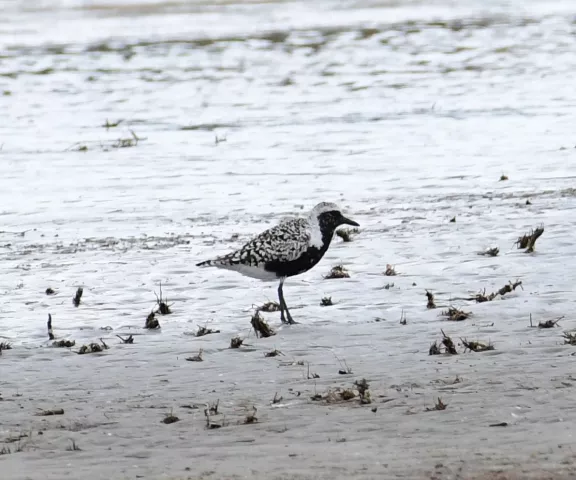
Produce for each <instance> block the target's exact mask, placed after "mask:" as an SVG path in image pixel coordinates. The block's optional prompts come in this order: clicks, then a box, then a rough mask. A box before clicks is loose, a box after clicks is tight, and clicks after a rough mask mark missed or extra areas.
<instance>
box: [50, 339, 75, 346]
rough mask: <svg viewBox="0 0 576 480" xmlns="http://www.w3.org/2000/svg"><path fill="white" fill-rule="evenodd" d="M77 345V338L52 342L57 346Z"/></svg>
mask: <svg viewBox="0 0 576 480" xmlns="http://www.w3.org/2000/svg"><path fill="white" fill-rule="evenodd" d="M74 345H76V341H75V340H56V341H55V342H52V346H53V347H55V348H71V347H73V346H74Z"/></svg>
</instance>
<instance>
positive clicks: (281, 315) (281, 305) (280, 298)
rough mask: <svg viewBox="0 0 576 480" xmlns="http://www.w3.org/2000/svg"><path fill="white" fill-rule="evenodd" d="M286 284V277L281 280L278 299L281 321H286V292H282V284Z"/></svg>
mask: <svg viewBox="0 0 576 480" xmlns="http://www.w3.org/2000/svg"><path fill="white" fill-rule="evenodd" d="M283 284H284V279H281V280H280V285H278V301H279V303H280V321H281V322H282V323H288V322H286V317H285V316H284V294H283V293H282V285H283Z"/></svg>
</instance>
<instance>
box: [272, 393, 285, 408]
mask: <svg viewBox="0 0 576 480" xmlns="http://www.w3.org/2000/svg"><path fill="white" fill-rule="evenodd" d="M282 400H283V397H281V396H280V397H279V396H278V392H276V393H275V394H274V398H273V399H272V405H275V404H277V403H280V402H281V401H282Z"/></svg>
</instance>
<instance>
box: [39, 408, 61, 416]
mask: <svg viewBox="0 0 576 480" xmlns="http://www.w3.org/2000/svg"><path fill="white" fill-rule="evenodd" d="M52 415H64V409H63V408H56V409H54V410H41V411H40V412H38V413H37V414H36V416H37V417H50V416H52Z"/></svg>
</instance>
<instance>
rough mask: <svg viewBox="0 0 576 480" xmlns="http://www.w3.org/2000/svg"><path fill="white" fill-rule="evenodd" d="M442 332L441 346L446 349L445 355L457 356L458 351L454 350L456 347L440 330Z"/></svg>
mask: <svg viewBox="0 0 576 480" xmlns="http://www.w3.org/2000/svg"><path fill="white" fill-rule="evenodd" d="M440 331H441V332H442V337H443V338H442V344H443V345H444V347H445V348H446V353H449V354H450V355H458V351H457V350H456V346H455V345H454V342H453V341H452V339H451V338H450V337H449V336H448V335H446V334H445V333H444V330H440Z"/></svg>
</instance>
